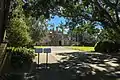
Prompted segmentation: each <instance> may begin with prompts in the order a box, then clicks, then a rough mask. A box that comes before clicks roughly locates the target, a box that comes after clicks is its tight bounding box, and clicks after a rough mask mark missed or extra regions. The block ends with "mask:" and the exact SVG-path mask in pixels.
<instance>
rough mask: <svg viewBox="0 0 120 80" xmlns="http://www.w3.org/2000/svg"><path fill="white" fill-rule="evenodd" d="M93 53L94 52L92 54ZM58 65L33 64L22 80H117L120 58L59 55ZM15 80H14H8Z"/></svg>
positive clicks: (105, 55)
mask: <svg viewBox="0 0 120 80" xmlns="http://www.w3.org/2000/svg"><path fill="white" fill-rule="evenodd" d="M92 53H94V52H92ZM57 55H61V56H64V58H62V59H61V60H60V62H59V63H52V64H47V66H48V68H46V64H40V65H37V64H35V63H34V64H33V68H32V71H31V72H29V73H24V75H23V77H24V79H23V80H119V79H120V66H119V62H120V58H119V57H118V56H111V55H107V54H91V53H90V52H89V53H86V52H72V53H59V54H57ZM8 80H15V79H12V78H11V79H10V78H9V79H8ZM17 80H21V79H17Z"/></svg>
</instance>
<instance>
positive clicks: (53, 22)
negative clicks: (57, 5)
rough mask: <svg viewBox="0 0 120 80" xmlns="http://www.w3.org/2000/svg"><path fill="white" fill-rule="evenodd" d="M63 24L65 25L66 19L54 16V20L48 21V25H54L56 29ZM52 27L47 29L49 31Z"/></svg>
mask: <svg viewBox="0 0 120 80" xmlns="http://www.w3.org/2000/svg"><path fill="white" fill-rule="evenodd" d="M61 22H62V23H63V24H65V23H66V19H65V18H64V17H59V16H54V18H53V19H50V20H49V21H48V24H54V25H55V27H57V26H58V25H59V24H60V23H61ZM51 28H52V27H50V26H49V27H48V29H51Z"/></svg>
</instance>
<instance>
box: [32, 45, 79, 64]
mask: <svg viewBox="0 0 120 80" xmlns="http://www.w3.org/2000/svg"><path fill="white" fill-rule="evenodd" d="M47 48H51V53H49V54H48V63H58V61H60V60H61V58H63V57H64V56H61V55H58V54H61V53H63V54H64V53H72V52H79V51H78V50H72V49H71V48H68V47H62V46H48V47H47ZM34 62H36V63H37V64H38V56H36V58H35V59H34ZM39 62H40V64H42V63H46V53H40V54H39Z"/></svg>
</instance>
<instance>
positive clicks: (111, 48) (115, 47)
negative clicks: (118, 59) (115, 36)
mask: <svg viewBox="0 0 120 80" xmlns="http://www.w3.org/2000/svg"><path fill="white" fill-rule="evenodd" d="M119 45H120V44H119V43H117V42H113V41H100V42H97V43H96V45H95V51H96V52H105V53H112V52H118V51H119V48H120V46H119Z"/></svg>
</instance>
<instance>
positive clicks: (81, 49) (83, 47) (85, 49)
mask: <svg viewBox="0 0 120 80" xmlns="http://www.w3.org/2000/svg"><path fill="white" fill-rule="evenodd" d="M71 48H72V49H74V50H80V51H94V47H89V46H72V47H71Z"/></svg>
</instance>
